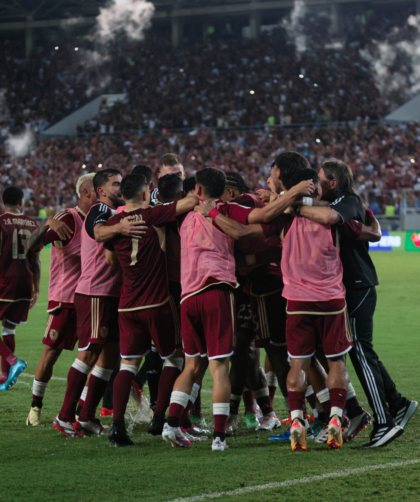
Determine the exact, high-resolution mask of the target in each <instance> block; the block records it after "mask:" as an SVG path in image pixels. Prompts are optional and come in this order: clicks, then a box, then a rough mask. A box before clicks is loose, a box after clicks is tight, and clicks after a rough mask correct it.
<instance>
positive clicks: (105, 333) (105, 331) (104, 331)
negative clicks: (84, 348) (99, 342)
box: [99, 326, 108, 338]
mask: <svg viewBox="0 0 420 502" xmlns="http://www.w3.org/2000/svg"><path fill="white" fill-rule="evenodd" d="M99 336H100V337H101V338H106V337H107V336H108V328H107V327H106V326H101V327H100V328H99Z"/></svg>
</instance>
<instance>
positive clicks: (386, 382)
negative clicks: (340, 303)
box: [346, 287, 401, 424]
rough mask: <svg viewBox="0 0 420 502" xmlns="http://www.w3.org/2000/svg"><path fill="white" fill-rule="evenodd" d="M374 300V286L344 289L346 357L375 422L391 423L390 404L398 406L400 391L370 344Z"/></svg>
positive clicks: (371, 341)
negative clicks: (347, 333) (348, 342)
mask: <svg viewBox="0 0 420 502" xmlns="http://www.w3.org/2000/svg"><path fill="white" fill-rule="evenodd" d="M376 300H377V297H376V289H375V288H374V287H372V288H367V289H357V290H353V291H347V296H346V301H347V308H348V313H349V317H350V324H351V329H352V333H353V344H354V347H353V349H352V350H351V351H350V358H351V362H352V363H353V366H354V369H355V371H356V373H357V376H358V378H359V380H360V383H361V384H362V387H363V390H364V391H365V394H366V397H367V399H368V401H369V405H370V407H371V408H372V410H373V417H374V420H375V422H376V423H377V424H385V423H388V424H391V423H393V422H394V419H393V418H392V417H391V414H390V408H391V409H392V408H397V407H398V404H399V403H400V401H401V394H399V393H398V391H397V389H396V387H395V383H394V382H393V380H392V378H391V377H390V375H389V373H388V372H387V370H386V368H385V366H384V365H383V363H382V362H381V361H380V359H379V357H378V355H377V353H376V352H375V349H374V348H373V314H374V313H375V308H376Z"/></svg>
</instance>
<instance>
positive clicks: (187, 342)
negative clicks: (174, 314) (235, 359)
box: [181, 286, 236, 359]
mask: <svg viewBox="0 0 420 502" xmlns="http://www.w3.org/2000/svg"><path fill="white" fill-rule="evenodd" d="M235 320H236V312H235V297H234V294H233V290H232V289H231V288H230V287H229V286H215V287H210V288H207V289H205V290H204V291H203V292H201V293H198V294H196V295H193V296H190V297H189V298H186V299H185V300H184V301H183V302H182V303H181V331H182V341H183V342H184V353H185V355H186V356H187V357H197V356H201V357H206V355H208V358H209V359H218V358H222V357H228V356H231V355H233V352H234V347H235V345H236V323H235Z"/></svg>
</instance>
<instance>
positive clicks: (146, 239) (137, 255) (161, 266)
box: [106, 203, 176, 311]
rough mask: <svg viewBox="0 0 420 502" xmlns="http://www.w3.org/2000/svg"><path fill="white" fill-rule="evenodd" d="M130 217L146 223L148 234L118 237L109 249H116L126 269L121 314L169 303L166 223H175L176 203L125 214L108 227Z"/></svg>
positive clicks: (109, 221)
mask: <svg viewBox="0 0 420 502" xmlns="http://www.w3.org/2000/svg"><path fill="white" fill-rule="evenodd" d="M127 216H129V217H132V218H133V219H135V220H136V221H145V222H146V224H147V230H146V233H145V234H144V235H143V236H142V238H141V239H133V238H131V237H124V236H118V237H117V238H115V239H113V240H112V241H111V242H110V243H109V244H107V245H106V248H107V249H111V250H112V249H113V248H114V249H115V251H116V253H117V255H118V260H119V262H120V265H121V266H122V269H123V287H122V289H121V300H120V305H119V310H120V311H124V310H132V309H135V310H137V309H140V308H142V307H149V308H150V307H152V306H157V305H160V304H162V303H164V302H165V301H167V299H168V296H169V294H168V276H167V270H166V258H165V252H166V239H165V227H164V226H163V225H164V224H165V223H167V222H168V223H169V222H174V221H175V219H176V203H171V204H165V205H160V206H156V207H149V208H145V209H136V210H135V211H123V212H121V213H118V214H116V215H115V216H113V217H112V218H110V219H109V220H108V222H107V225H110V226H112V225H115V224H117V223H119V221H121V219H123V218H126V217H127Z"/></svg>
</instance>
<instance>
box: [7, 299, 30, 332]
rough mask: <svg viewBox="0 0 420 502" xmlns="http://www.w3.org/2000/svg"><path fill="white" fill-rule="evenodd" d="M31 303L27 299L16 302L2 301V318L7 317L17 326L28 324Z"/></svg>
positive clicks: (8, 320)
mask: <svg viewBox="0 0 420 502" xmlns="http://www.w3.org/2000/svg"><path fill="white" fill-rule="evenodd" d="M30 303H31V302H28V301H27V300H18V301H16V302H5V301H0V319H1V320H3V319H5V320H6V321H7V322H10V324H14V325H15V326H17V325H18V324H26V321H27V320H28V313H29V305H30Z"/></svg>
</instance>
